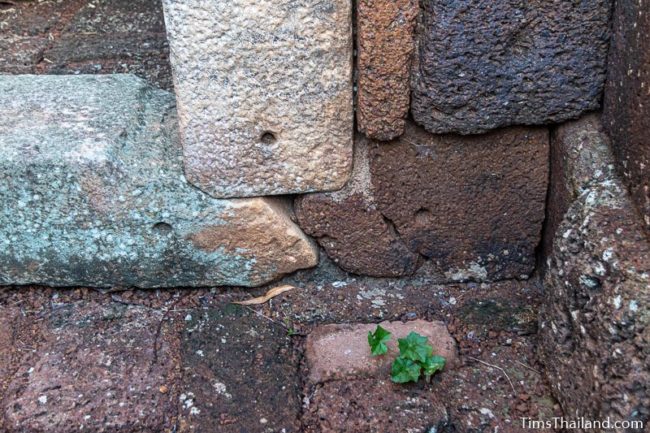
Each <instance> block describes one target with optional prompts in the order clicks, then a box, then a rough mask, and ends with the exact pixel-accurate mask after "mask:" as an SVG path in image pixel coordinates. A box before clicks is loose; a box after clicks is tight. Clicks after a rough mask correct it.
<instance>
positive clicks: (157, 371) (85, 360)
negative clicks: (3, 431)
mask: <svg viewBox="0 0 650 433" xmlns="http://www.w3.org/2000/svg"><path fill="white" fill-rule="evenodd" d="M162 319H163V313H162V312H160V311H154V310H150V309H147V308H145V307H138V306H125V305H121V304H113V305H111V306H109V307H106V306H103V305H99V304H94V303H84V302H76V303H66V304H61V305H59V306H58V307H57V306H55V308H54V309H53V311H52V312H51V314H49V315H48V316H46V317H45V320H46V326H45V330H44V331H43V334H42V336H43V337H44V340H43V341H42V342H41V343H40V344H38V345H37V346H36V347H35V348H34V350H31V351H29V352H27V354H26V355H25V356H24V357H23V359H22V360H21V361H20V363H19V369H18V371H17V372H16V373H15V374H14V376H13V381H12V382H11V383H10V385H9V387H8V390H7V392H6V395H5V398H4V399H3V403H4V406H3V407H2V412H3V414H4V417H5V418H6V419H5V422H6V428H7V431H8V432H11V433H14V432H15V433H18V432H30V433H36V432H44V433H45V432H52V433H71V432H79V431H93V432H98V433H100V432H115V433H117V432H120V433H132V432H133V431H141V432H159V431H169V430H171V428H172V426H173V424H174V423H175V420H174V419H173V416H174V414H175V413H176V410H175V407H176V404H177V403H176V402H177V399H178V393H177V392H176V391H175V389H174V387H173V385H172V384H173V383H175V381H176V378H175V376H176V375H177V374H178V372H179V370H178V342H177V340H176V342H174V339H173V338H162V337H161V336H163V335H165V332H166V331H165V330H164V329H162V330H161V326H163V323H162Z"/></svg>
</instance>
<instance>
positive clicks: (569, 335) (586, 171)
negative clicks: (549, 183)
mask: <svg viewBox="0 0 650 433" xmlns="http://www.w3.org/2000/svg"><path fill="white" fill-rule="evenodd" d="M552 151H553V153H560V154H561V156H559V157H557V156H554V158H553V159H554V161H555V163H554V164H553V172H552V175H551V179H553V181H554V182H556V181H557V182H563V183H564V184H563V185H561V186H560V187H559V188H554V189H552V195H551V197H550V200H551V203H553V202H555V201H558V202H559V203H557V204H555V205H554V206H555V207H556V210H555V212H562V211H563V210H566V211H565V212H564V214H563V217H562V219H561V221H560V222H559V224H558V225H557V229H556V231H555V239H554V242H553V245H552V249H551V255H550V257H549V258H548V263H547V271H546V275H545V287H546V299H545V302H544V304H543V308H542V312H541V314H540V329H541V331H540V333H541V341H540V345H539V353H540V356H541V357H542V360H543V362H544V363H545V365H546V370H547V375H548V379H549V381H550V382H551V384H552V387H553V392H554V394H555V396H556V398H557V399H558V401H559V402H560V403H561V404H562V406H563V409H564V412H565V414H567V415H569V414H570V415H571V416H572V417H574V418H578V417H580V416H583V417H585V418H586V419H601V420H602V419H606V418H608V417H609V418H611V419H612V420H644V421H645V422H646V423H647V422H648V421H649V420H650V412H649V408H650V399H649V395H650V392H649V391H650V390H649V388H648V384H650V368H648V366H649V365H650V338H649V336H648V329H650V323H649V319H650V317H649V316H648V314H647V313H648V311H650V245H649V244H648V242H647V239H646V238H645V236H644V234H643V230H642V224H641V222H640V221H639V218H638V214H636V212H635V210H634V207H633V204H632V202H631V200H630V198H629V196H628V194H627V192H626V189H625V187H624V186H623V184H622V182H621V181H620V180H619V179H618V178H617V177H616V176H615V175H614V169H613V167H614V165H613V158H612V156H611V154H610V151H609V148H608V146H607V143H606V141H605V135H604V134H603V133H602V132H601V131H600V125H598V120H597V118H595V117H587V118H584V119H581V120H579V121H576V122H571V123H568V124H566V125H563V126H562V127H560V129H559V130H558V132H557V134H556V135H555V137H554V139H553V142H552ZM556 174H557V175H558V176H556ZM558 190H559V191H565V193H564V194H559V195H558V194H556V191H558ZM620 431H621V432H622V431H623V430H620Z"/></svg>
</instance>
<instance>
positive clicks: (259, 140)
mask: <svg viewBox="0 0 650 433" xmlns="http://www.w3.org/2000/svg"><path fill="white" fill-rule="evenodd" d="M163 5H164V8H165V21H166V25H167V34H168V37H169V42H170V47H171V53H170V57H171V63H172V68H173V72H174V88H175V91H176V96H177V99H178V111H179V120H180V129H181V134H182V143H183V148H184V158H185V173H186V175H187V177H188V180H189V181H190V182H192V183H193V184H194V185H196V186H197V187H199V188H201V189H202V190H204V191H206V192H207V193H209V194H212V195H213V196H215V197H247V196H259V195H277V194H294V193H303V192H310V191H323V190H325V191H328V190H335V189H339V188H341V187H342V186H343V185H344V184H345V182H346V181H347V180H348V177H349V175H350V170H351V166H352V135H353V101H352V92H353V89H352V6H351V3H350V0H331V1H327V2H322V1H320V0H304V1H301V2H296V1H294V0H281V1H278V0H261V1H260V0H256V1H252V0H234V1H228V2H223V1H207V2H206V1H203V0H164V1H163ZM215 35H217V36H218V37H215Z"/></svg>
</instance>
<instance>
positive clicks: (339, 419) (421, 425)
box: [304, 379, 453, 433]
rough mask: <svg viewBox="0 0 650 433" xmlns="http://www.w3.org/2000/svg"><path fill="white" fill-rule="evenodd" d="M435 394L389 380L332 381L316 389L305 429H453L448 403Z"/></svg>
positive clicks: (314, 432)
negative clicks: (446, 404)
mask: <svg viewBox="0 0 650 433" xmlns="http://www.w3.org/2000/svg"><path fill="white" fill-rule="evenodd" d="M433 394H434V393H433V392H432V391H429V390H424V389H417V388H411V387H405V386H404V385H397V384H393V383H391V382H390V381H389V380H377V379H373V380H351V381H348V380H345V381H343V380H341V381H333V382H328V383H325V384H324V385H322V386H320V387H318V388H316V389H315V390H314V391H313V395H312V396H311V398H310V401H309V409H310V412H308V413H307V414H306V416H305V420H306V426H305V430H304V431H305V432H306V433H340V432H346V433H367V432H373V433H394V432H407V433H408V432H427V433H429V432H444V431H448V430H447V428H452V429H453V426H452V425H451V423H450V419H449V418H450V417H449V415H448V413H447V409H446V408H445V405H444V403H443V402H441V401H440V399H439V398H437V397H436V396H435V395H433ZM451 431H453V430H451Z"/></svg>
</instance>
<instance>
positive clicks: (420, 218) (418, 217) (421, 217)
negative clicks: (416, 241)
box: [413, 208, 433, 225]
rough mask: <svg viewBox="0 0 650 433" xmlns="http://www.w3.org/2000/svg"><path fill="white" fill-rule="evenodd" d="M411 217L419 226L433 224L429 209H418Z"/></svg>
mask: <svg viewBox="0 0 650 433" xmlns="http://www.w3.org/2000/svg"><path fill="white" fill-rule="evenodd" d="M413 216H414V219H415V222H416V223H417V224H419V225H428V224H431V223H432V222H433V213H432V212H431V211H430V210H429V209H425V208H420V209H418V211H417V212H415V215H413Z"/></svg>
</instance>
